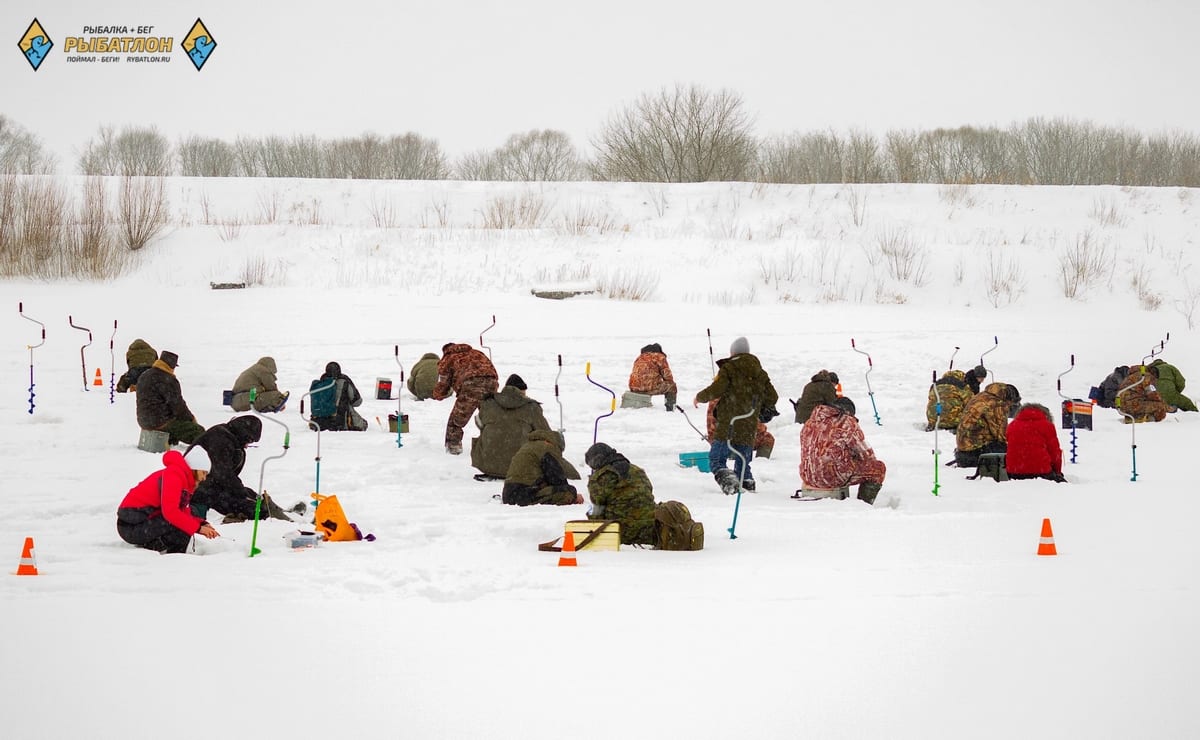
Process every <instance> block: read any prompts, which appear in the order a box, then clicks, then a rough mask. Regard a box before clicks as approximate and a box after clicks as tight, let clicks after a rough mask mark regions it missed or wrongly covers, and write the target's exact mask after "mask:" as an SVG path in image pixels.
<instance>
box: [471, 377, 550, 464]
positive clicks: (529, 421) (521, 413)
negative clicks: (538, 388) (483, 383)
mask: <svg viewBox="0 0 1200 740" xmlns="http://www.w3.org/2000/svg"><path fill="white" fill-rule="evenodd" d="M525 390H526V385H525V381H524V380H522V379H521V376H520V375H515V374H514V375H510V376H508V380H506V381H504V387H503V388H502V389H500V392H499V393H489V394H487V395H485V396H484V397H483V401H482V402H481V403H480V404H479V414H478V415H476V417H475V425H476V426H478V427H479V436H478V437H475V438H474V439H472V440H471V464H472V465H474V466H475V467H476V468H478V469H479V472H480V473H482V474H483V475H484V476H490V477H492V478H503V477H505V474H506V473H507V472H508V466H509V463H511V462H512V459H513V455H515V454H517V450H518V449H520V448H521V445H522V444H524V443H525V438H526V436H527V435H528V434H529V433H530V432H536V431H543V432H548V431H550V424H549V423H547V422H546V415H545V414H543V413H542V405H541V404H540V403H538V402H537V401H535V400H533V399H532V398H530V397H529V396H527V395H525Z"/></svg>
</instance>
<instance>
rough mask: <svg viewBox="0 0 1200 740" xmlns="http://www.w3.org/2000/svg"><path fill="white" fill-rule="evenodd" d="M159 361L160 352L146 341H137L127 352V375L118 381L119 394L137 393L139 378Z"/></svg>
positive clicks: (132, 343) (131, 344) (134, 341)
mask: <svg viewBox="0 0 1200 740" xmlns="http://www.w3.org/2000/svg"><path fill="white" fill-rule="evenodd" d="M157 359H158V352H155V351H154V348H153V347H151V346H150V344H149V343H147V342H146V340H145V339H135V340H133V342H131V343H130V345H129V349H127V350H125V367H126V370H125V374H124V375H122V376H121V378H120V379H119V380H118V381H117V393H128V392H129V391H133V392H134V393H136V392H137V387H136V386H137V382H138V378H140V377H141V375H142V373H144V372H146V371H147V370H149V369H150V366H151V365H153V364H154V361H155V360H157Z"/></svg>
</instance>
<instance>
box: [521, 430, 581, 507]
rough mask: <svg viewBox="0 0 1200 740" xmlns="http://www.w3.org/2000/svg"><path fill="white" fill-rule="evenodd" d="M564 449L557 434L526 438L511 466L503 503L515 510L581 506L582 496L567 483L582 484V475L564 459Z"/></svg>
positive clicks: (541, 433) (538, 433)
mask: <svg viewBox="0 0 1200 740" xmlns="http://www.w3.org/2000/svg"><path fill="white" fill-rule="evenodd" d="M564 449H566V445H565V443H564V441H563V436H562V435H561V434H559V433H558V432H555V431H551V430H549V429H546V430H541V429H537V430H534V431H532V432H530V433H529V434H528V435H526V441H525V444H523V445H521V448H520V449H518V450H517V454H515V455H513V458H512V462H511V463H510V464H509V466H508V475H506V476H505V478H504V491H503V492H502V493H501V495H500V500H501V501H503V502H504V503H506V504H515V505H516V506H530V505H532V504H552V505H555V506H565V505H567V504H582V503H583V496H582V495H580V494H579V492H577V491H576V490H575V486H572V485H571V484H570V483H569V482H568V480H579V479H580V475H579V471H578V470H576V469H575V466H574V465H572V464H571V463H570V462H569V461H567V460H566V459H565V458H564V457H563V456H562V453H563V450H564Z"/></svg>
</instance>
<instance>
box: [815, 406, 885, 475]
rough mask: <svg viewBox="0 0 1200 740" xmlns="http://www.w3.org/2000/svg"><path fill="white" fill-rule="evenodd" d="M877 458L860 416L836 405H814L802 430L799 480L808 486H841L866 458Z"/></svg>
mask: <svg viewBox="0 0 1200 740" xmlns="http://www.w3.org/2000/svg"><path fill="white" fill-rule="evenodd" d="M875 459H876V458H875V451H874V450H872V449H871V446H870V445H868V444H867V438H866V436H864V435H863V431H862V428H861V427H859V425H858V420H857V419H855V418H854V417H853V416H851V415H850V414H847V413H846V412H844V411H842V410H841V409H839V408H836V407H834V406H827V405H824V404H822V405H820V406H818V407H816V408H815V409H813V411H812V415H811V416H809V417H808V421H807V422H805V423H804V427H803V428H802V429H801V430H800V480H801V481H803V482H804V485H806V486H809V487H812V488H819V489H824V490H829V489H833V488H840V487H842V486H845V485H847V484H849V482H850V479H851V478H852V477H853V476H854V474H855V473H856V472H858V471H859V469H860V468H861V467H862V466H863V462H865V461H870V460H875Z"/></svg>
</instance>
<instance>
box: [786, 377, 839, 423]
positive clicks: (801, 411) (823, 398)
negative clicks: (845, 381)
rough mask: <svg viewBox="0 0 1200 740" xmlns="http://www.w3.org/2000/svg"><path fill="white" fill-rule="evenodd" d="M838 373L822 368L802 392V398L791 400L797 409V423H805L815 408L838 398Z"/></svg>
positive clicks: (793, 406)
mask: <svg viewBox="0 0 1200 740" xmlns="http://www.w3.org/2000/svg"><path fill="white" fill-rule="evenodd" d="M838 382H839V381H838V376H837V373H831V372H829V371H828V370H821V371H819V372H818V373H817V374H816V375H814V376H812V380H811V381H809V383H808V384H807V385H805V386H804V390H803V391H801V392H800V399H799V400H796V401H791V404H792V408H794V409H795V410H796V423H797V424H803V423H804V422H806V421H808V417H809V416H811V415H812V412H813V409H815V408H816V407H817V406H820V405H821V404H823V403H833V402H834V400H836V399H837V397H838V393H837V386H838ZM789 400H791V399H789Z"/></svg>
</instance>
